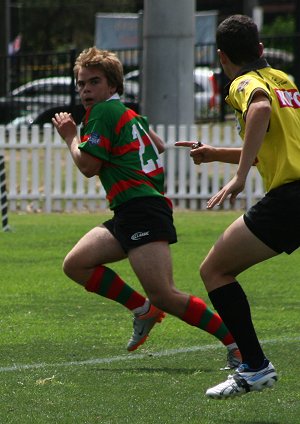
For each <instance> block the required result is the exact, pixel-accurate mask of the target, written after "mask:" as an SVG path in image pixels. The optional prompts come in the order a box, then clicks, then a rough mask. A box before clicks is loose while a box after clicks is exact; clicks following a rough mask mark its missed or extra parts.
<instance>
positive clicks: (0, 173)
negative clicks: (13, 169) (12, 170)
mask: <svg viewBox="0 0 300 424" xmlns="http://www.w3.org/2000/svg"><path fill="white" fill-rule="evenodd" d="M0 193H1V199H0V201H1V214H2V228H3V231H10V228H9V225H8V216H7V210H8V207H7V195H6V186H5V166H4V156H0Z"/></svg>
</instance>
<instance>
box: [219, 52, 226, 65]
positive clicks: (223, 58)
mask: <svg viewBox="0 0 300 424" xmlns="http://www.w3.org/2000/svg"><path fill="white" fill-rule="evenodd" d="M217 53H218V56H219V60H220V63H221V65H222V64H223V63H224V64H226V63H227V62H228V56H227V54H226V53H224V52H223V51H222V50H220V49H218V50H217Z"/></svg>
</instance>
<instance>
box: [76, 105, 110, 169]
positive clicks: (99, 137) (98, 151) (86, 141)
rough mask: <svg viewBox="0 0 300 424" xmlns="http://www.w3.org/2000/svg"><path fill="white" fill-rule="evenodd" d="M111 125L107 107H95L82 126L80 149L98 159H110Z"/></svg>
mask: <svg viewBox="0 0 300 424" xmlns="http://www.w3.org/2000/svg"><path fill="white" fill-rule="evenodd" d="M110 132H111V126H110V121H109V118H108V117H107V116H106V113H105V108H101V107H94V108H93V110H92V112H91V114H90V116H89V119H88V122H87V123H86V125H85V126H84V128H82V130H81V134H80V139H81V143H80V144H79V146H78V147H79V149H80V150H83V151H84V152H86V153H89V154H90V155H92V156H95V157H96V158H98V159H101V160H104V161H109V158H110V154H111V139H110V138H111V137H110Z"/></svg>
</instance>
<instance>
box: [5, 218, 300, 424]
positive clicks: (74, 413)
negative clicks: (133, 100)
mask: <svg viewBox="0 0 300 424" xmlns="http://www.w3.org/2000/svg"><path fill="white" fill-rule="evenodd" d="M237 216H238V214H237V213H233V212H227V213H225V212H176V213H175V222H176V225H177V230H178V236H179V243H177V244H176V245H173V246H172V252H173V259H174V274H175V278H176V282H177V286H178V287H180V288H181V289H182V290H184V291H187V292H190V293H193V294H195V295H198V296H200V297H202V298H204V299H205V300H206V301H208V302H209V300H208V297H207V294H206V292H205V289H204V287H203V286H202V283H201V281H200V279H199V276H198V265H199V263H200V262H201V260H202V259H203V258H204V256H205V254H206V253H207V251H208V249H209V247H210V246H211V245H212V243H213V242H214V241H215V239H216V238H217V236H218V235H219V234H220V232H221V231H222V230H223V229H224V228H225V227H226V225H227V224H229V223H230V222H232V221H233V219H234V218H235V217H237ZM106 218H107V215H104V214H101V215H99V214H89V215H88V214H84V215H83V214H82V215H81V214H69V215H68V214H57V215H56V214H53V215H48V216H47V215H43V214H35V215H34V214H28V215H16V214H15V215H13V214H12V215H10V216H9V224H10V226H11V227H12V230H13V231H11V232H7V233H3V232H2V233H0V281H1V298H0V321H1V323H0V325H1V327H0V340H1V343H0V351H1V356H0V357H1V362H0V382H1V384H0V399H1V408H0V423H1V424H10V423H14V424H29V423H30V424H44V423H45V424H46V423H55V424H58V423H59V424H60V423H61V424H99V423H102V424H126V423H130V424H138V423H139V424H140V423H141V424H159V423H160V424H189V423H191V424H196V423H197V424H299V423H300V383H299V374H298V372H299V368H300V343H299V342H300V319H299V317H300V313H299V310H300V285H299V280H300V267H299V264H300V251H297V252H295V253H294V254H293V255H291V256H290V257H288V256H287V255H281V256H279V257H277V258H274V259H272V260H271V261H269V262H268V263H264V264H259V265H258V266H256V267H254V268H253V269H251V270H249V271H247V272H245V273H244V274H243V275H241V276H240V278H239V281H240V282H241V284H242V285H243V287H244V288H245V290H246V292H247V295H248V298H249V300H250V303H251V305H252V315H253V320H254V322H255V324H256V328H257V331H258V335H259V338H260V339H261V340H262V342H263V346H264V350H265V352H266V354H267V355H268V356H269V357H270V359H271V360H272V362H273V364H274V365H275V366H276V368H277V371H278V375H279V381H278V383H277V385H276V386H275V389H272V390H266V391H264V392H262V393H250V394H248V395H246V396H243V397H241V398H237V399H234V400H228V401H215V400H209V399H206V397H205V395H204V393H205V390H206V389H207V388H208V387H209V386H211V385H214V384H216V383H219V382H221V381H222V380H224V379H225V378H226V376H227V373H226V371H225V372H224V371H219V368H220V367H221V366H223V365H224V363H225V356H226V352H225V348H224V347H223V346H222V345H221V344H220V343H219V342H218V341H216V339H214V338H213V337H212V336H210V335H208V334H206V333H204V332H203V331H200V330H198V329H196V328H193V327H189V326H187V325H186V324H184V323H183V322H181V321H179V320H178V319H176V318H174V317H172V316H168V317H167V318H166V319H165V320H164V322H163V323H162V324H161V325H157V326H156V328H155V329H154V330H153V332H152V333H151V337H150V338H149V340H148V341H147V343H146V344H145V345H144V346H143V347H142V348H140V349H139V350H137V351H136V352H134V353H132V354H128V353H127V351H126V343H127V340H128V338H129V337H130V335H131V330H132V321H131V316H130V314H129V312H128V311H127V310H125V309H124V308H122V307H121V306H120V305H118V304H116V303H113V302H111V301H108V300H106V299H104V298H101V297H99V296H96V295H93V294H91V293H87V292H86V291H85V290H84V289H83V288H81V287H79V286H77V285H76V284H75V283H72V282H71V281H69V280H68V279H67V278H66V277H65V276H64V275H63V273H62V270H61V263H62V260H63V257H64V256H65V254H66V253H67V251H68V250H69V249H70V248H71V246H72V245H73V244H74V243H75V242H76V241H77V239H78V238H79V237H80V236H81V235H83V234H84V233H85V232H86V231H87V230H88V229H90V228H91V227H93V226H95V225H97V224H98V223H100V222H102V221H103V220H104V219H106ZM114 269H115V270H117V271H118V272H119V273H120V275H121V276H122V277H123V278H124V279H125V280H126V281H127V282H129V283H130V284H132V285H133V286H135V287H137V288H139V283H138V282H137V280H136V278H135V276H134V274H133V272H132V271H131V269H130V268H129V265H128V263H127V261H124V262H122V263H119V264H116V265H114ZM209 304H210V302H209Z"/></svg>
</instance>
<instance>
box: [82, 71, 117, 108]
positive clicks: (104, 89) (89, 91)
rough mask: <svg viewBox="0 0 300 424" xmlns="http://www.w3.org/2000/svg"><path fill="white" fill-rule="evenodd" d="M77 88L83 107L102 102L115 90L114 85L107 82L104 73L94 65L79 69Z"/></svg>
mask: <svg viewBox="0 0 300 424" xmlns="http://www.w3.org/2000/svg"><path fill="white" fill-rule="evenodd" d="M77 89H78V92H79V96H80V99H81V102H82V104H83V106H84V108H85V109H87V108H88V107H91V106H93V105H94V104H95V103H99V102H104V101H105V100H107V99H109V98H110V97H111V96H112V95H113V94H114V93H115V92H116V87H111V86H110V85H109V84H108V81H107V78H106V76H105V75H104V73H103V72H102V71H101V70H100V69H97V68H94V67H90V68H80V69H79V72H78V76H77Z"/></svg>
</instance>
